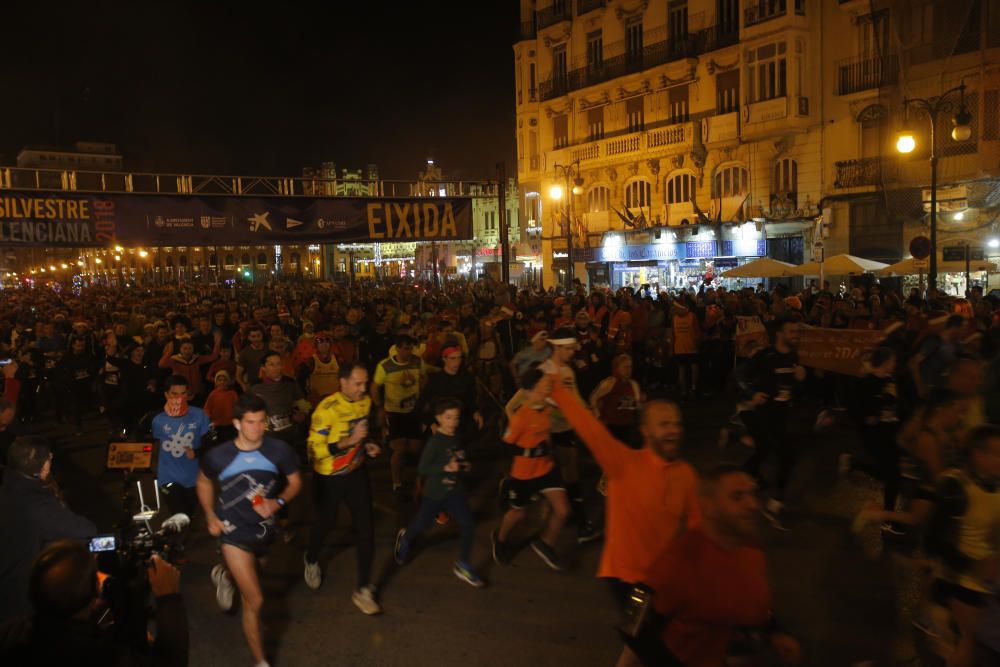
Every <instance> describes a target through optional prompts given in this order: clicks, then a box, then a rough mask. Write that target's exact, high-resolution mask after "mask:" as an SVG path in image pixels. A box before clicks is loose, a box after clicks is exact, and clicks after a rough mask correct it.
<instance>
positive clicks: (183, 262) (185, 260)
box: [178, 255, 188, 266]
mask: <svg viewBox="0 0 1000 667" xmlns="http://www.w3.org/2000/svg"><path fill="white" fill-rule="evenodd" d="M178 264H179V265H180V266H187V265H188V258H187V255H181V257H180V259H179V260H178Z"/></svg>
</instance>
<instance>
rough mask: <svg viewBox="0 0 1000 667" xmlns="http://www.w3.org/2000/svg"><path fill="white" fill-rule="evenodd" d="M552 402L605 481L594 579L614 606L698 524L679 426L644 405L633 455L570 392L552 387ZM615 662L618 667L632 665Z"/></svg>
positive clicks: (675, 412) (670, 415)
mask: <svg viewBox="0 0 1000 667" xmlns="http://www.w3.org/2000/svg"><path fill="white" fill-rule="evenodd" d="M553 385H554V389H553V391H552V398H553V399H554V400H555V402H556V403H557V404H558V405H559V409H560V410H562V413H563V415H565V417H566V420H567V421H568V422H569V423H570V425H571V426H572V427H573V429H574V430H575V431H576V433H577V435H578V436H579V437H580V438H581V439H582V440H583V442H584V444H586V446H587V448H588V449H590V451H591V452H593V454H594V458H595V459H597V462H598V463H599V464H600V466H601V469H602V470H603V471H604V474H605V476H606V477H607V478H608V504H607V512H606V514H605V530H604V532H605V540H604V552H603V553H602V554H601V564H600V567H599V568H598V570H597V576H599V577H602V578H605V579H608V580H609V582H610V584H611V586H612V588H613V589H614V592H615V597H616V600H617V601H618V603H619V605H623V604H624V601H625V597H626V596H627V595H628V593H629V591H630V590H631V589H632V586H633V585H634V584H637V583H642V582H645V581H648V579H649V574H650V567H651V565H652V564H653V563H654V562H655V560H656V558H657V557H658V556H659V555H660V554H661V553H662V552H663V551H664V549H666V547H667V545H668V544H670V542H671V540H673V539H674V538H675V537H676V536H677V535H679V534H681V533H682V532H684V531H685V530H688V529H690V528H693V527H694V526H695V525H697V524H698V522H699V521H700V520H701V510H700V508H699V504H698V476H697V474H696V473H695V471H694V468H692V467H691V466H690V465H689V464H688V463H687V462H686V461H683V460H681V458H680V449H681V438H682V436H683V434H684V428H683V425H682V423H681V412H680V409H679V408H678V407H677V405H675V404H674V403H671V402H669V401H662V400H655V401H650V402H649V403H647V404H646V405H645V406H644V407H643V409H642V413H641V414H640V417H639V431H640V433H641V434H642V441H643V446H642V448H641V449H632V448H630V447H629V446H628V445H626V444H625V443H623V442H620V441H619V440H616V439H615V438H614V436H612V435H611V433H610V432H609V431H608V429H607V428H605V426H604V424H602V423H601V422H600V421H598V420H597V418H596V417H594V415H593V413H592V412H590V410H588V409H587V407H586V406H585V405H584V404H583V402H582V401H581V400H580V399H579V398H577V397H576V395H575V394H573V393H572V392H570V391H569V390H567V389H566V388H565V387H563V386H562V385H561V384H560V383H558V382H555V383H553ZM628 654H630V652H628V651H627V650H626V655H623V656H622V660H621V661H619V665H627V664H637V663H635V662H633V661H631V660H629V659H628Z"/></svg>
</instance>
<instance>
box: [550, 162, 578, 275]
mask: <svg viewBox="0 0 1000 667" xmlns="http://www.w3.org/2000/svg"><path fill="white" fill-rule="evenodd" d="M554 167H555V171H556V176H561V177H562V179H563V182H564V183H565V184H566V188H565V190H564V189H563V187H562V186H561V185H559V184H558V183H557V184H554V185H553V186H552V187H551V188H549V197H550V198H551V199H552V200H553V201H560V200H562V198H563V195H564V194H565V195H566V198H567V200H568V201H567V203H566V204H564V205H563V206H561V207H560V219H561V220H564V222H565V225H566V290H567V291H570V290H572V289H573V221H574V220H575V217H574V215H575V214H574V205H573V200H574V199H575V197H576V195H579V194H581V193H582V192H583V177H582V176H580V160H573V162H571V163H570V164H559V163H556V164H555V165H554ZM571 180H572V182H573V183H572V185H570V181H571ZM553 236H555V235H554V234H553ZM553 254H555V253H553Z"/></svg>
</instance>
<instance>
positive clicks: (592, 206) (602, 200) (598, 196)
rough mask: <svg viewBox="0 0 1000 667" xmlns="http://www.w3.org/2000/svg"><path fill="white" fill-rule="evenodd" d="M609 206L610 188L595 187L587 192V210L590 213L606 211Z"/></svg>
mask: <svg viewBox="0 0 1000 667" xmlns="http://www.w3.org/2000/svg"><path fill="white" fill-rule="evenodd" d="M610 204H611V188H609V187H607V186H604V185H597V186H595V187H592V188H590V190H588V191H587V210H588V211H590V212H591V213H597V212H598V211H607V210H608V207H609V206H610Z"/></svg>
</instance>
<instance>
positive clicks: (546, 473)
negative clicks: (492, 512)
mask: <svg viewBox="0 0 1000 667" xmlns="http://www.w3.org/2000/svg"><path fill="white" fill-rule="evenodd" d="M520 385H521V390H522V391H521V392H519V394H520V395H521V400H522V402H521V404H520V406H519V407H518V408H517V410H516V411H515V412H514V414H513V416H512V417H511V418H510V423H509V424H508V425H507V431H506V432H505V433H504V436H503V439H504V442H506V443H508V444H510V445H514V446H515V447H516V448H517V449H518V450H520V451H519V452H518V453H517V454H515V456H514V460H513V462H512V463H511V467H510V476H509V477H505V478H504V480H503V481H502V482H501V483H500V497H501V499H502V501H503V502H504V504H505V505H506V507H507V511H506V512H505V513H504V515H503V518H502V519H501V520H500V527H499V528H498V529H497V530H496V531H494V533H493V559H494V560H495V561H496V562H498V563H501V564H504V565H507V564H510V562H511V560H512V558H513V556H514V550H513V545H512V544H510V542H509V539H510V534H511V531H512V530H513V529H514V527H515V526H517V524H518V523H520V522H521V520H522V519H523V518H524V515H525V511H526V509H527V507H528V505H529V504H531V503H532V502H534V501H535V500H536V499H537V498H538V497H539V495H541V496H543V497H544V498H545V500H547V501H548V502H549V504H550V505H551V507H552V513H551V514H550V515H549V518H548V521H547V522H546V524H545V528H543V529H542V533H541V535H540V537H538V538H536V539H533V540H532V541H531V548H532V549H533V550H534V552H535V553H536V554H538V557H539V558H541V559H542V560H543V561H545V564H546V565H548V566H549V567H550V568H552V569H553V570H561V569H562V562H561V560H560V559H559V557H558V556H557V554H556V548H555V544H556V538H558V536H559V531H561V530H562V527H563V524H564V523H565V521H566V518H567V517H568V516H569V513H570V506H569V498H568V496H567V494H566V488H565V485H564V484H563V482H562V480H561V479H560V478H559V471H558V470H557V469H556V465H555V461H554V460H553V458H552V450H551V431H552V407H551V406H550V405H549V404H548V403H547V401H546V399H547V398H548V396H549V394H550V393H551V392H552V380H551V379H549V378H548V377H547V376H546V375H545V373H543V372H542V371H541V370H540V368H532V369H529V370H528V371H526V372H525V373H524V375H522V376H521V378H520Z"/></svg>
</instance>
